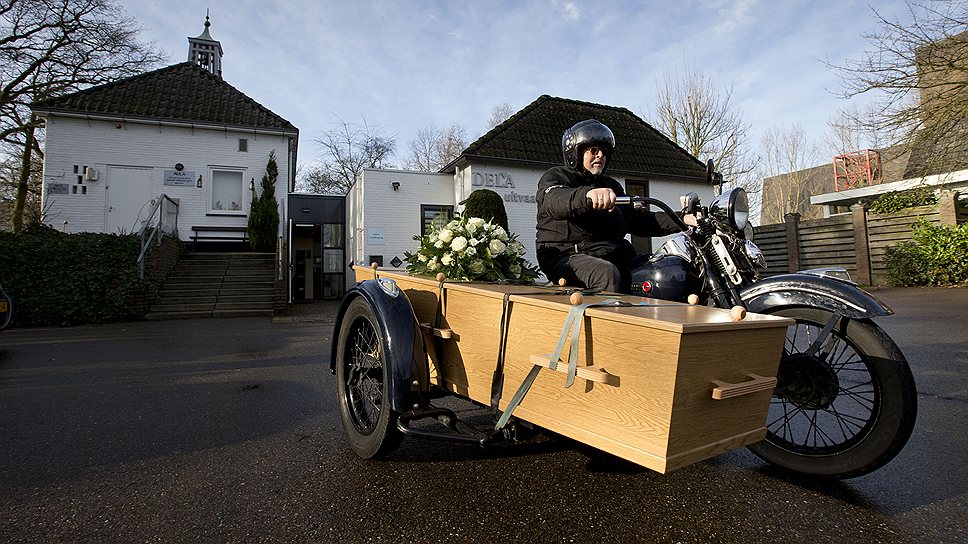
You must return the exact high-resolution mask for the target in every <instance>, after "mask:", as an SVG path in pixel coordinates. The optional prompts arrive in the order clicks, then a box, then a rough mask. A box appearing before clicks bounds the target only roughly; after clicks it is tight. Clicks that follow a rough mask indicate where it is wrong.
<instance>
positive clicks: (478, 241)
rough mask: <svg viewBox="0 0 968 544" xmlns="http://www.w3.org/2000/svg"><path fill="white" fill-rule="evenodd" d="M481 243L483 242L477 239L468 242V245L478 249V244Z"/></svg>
mask: <svg viewBox="0 0 968 544" xmlns="http://www.w3.org/2000/svg"><path fill="white" fill-rule="evenodd" d="M479 243H481V241H480V240H478V239H477V238H471V239H470V240H468V241H467V244H468V245H469V246H471V247H477V244H479Z"/></svg>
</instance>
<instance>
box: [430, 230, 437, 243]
mask: <svg viewBox="0 0 968 544" xmlns="http://www.w3.org/2000/svg"><path fill="white" fill-rule="evenodd" d="M436 241H437V234H436V233H435V234H431V235H430V243H431V244H432V243H434V242H436Z"/></svg>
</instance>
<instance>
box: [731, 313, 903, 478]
mask: <svg viewBox="0 0 968 544" xmlns="http://www.w3.org/2000/svg"><path fill="white" fill-rule="evenodd" d="M768 313H771V314H773V315H779V316H784V317H790V318H792V319H794V320H796V325H793V326H791V327H790V328H789V329H788V331H787V338H786V343H785V345H784V349H783V358H782V359H781V362H780V368H779V370H778V372H777V386H776V388H775V389H774V392H773V398H772V401H771V405H770V411H769V415H768V417H767V422H766V427H767V436H766V439H765V440H764V441H762V442H759V443H756V444H753V445H751V446H749V449H750V450H751V451H752V452H753V453H755V454H756V455H758V456H759V457H761V458H762V459H764V460H766V461H768V462H770V463H772V464H774V465H776V466H778V467H781V468H784V469H787V470H791V471H794V472H798V473H801V474H808V475H812V476H821V477H832V478H853V477H856V476H861V475H864V474H867V473H869V472H872V471H874V470H877V469H878V468H880V467H882V466H884V465H885V464H886V463H887V462H888V461H890V460H891V459H893V458H894V456H896V455H897V454H898V453H899V452H900V451H901V448H903V447H904V444H905V443H907V440H908V438H909V437H910V436H911V431H912V430H913V429H914V421H915V419H916V417H917V389H916V387H915V385H914V377H913V376H912V375H911V369H910V368H909V367H908V364H907V361H906V360H905V358H904V355H903V354H902V353H901V350H900V349H899V348H898V347H897V345H896V344H895V343H894V341H893V340H891V338H890V337H889V336H888V335H887V333H885V332H884V331H883V330H882V329H881V328H880V327H878V326H877V325H876V324H875V323H874V322H873V321H871V320H866V319H865V320H856V319H848V318H844V317H837V316H834V314H832V313H830V312H827V311H825V310H820V309H816V308H785V309H782V310H776V311H773V312H768Z"/></svg>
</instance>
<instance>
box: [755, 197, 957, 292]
mask: <svg viewBox="0 0 968 544" xmlns="http://www.w3.org/2000/svg"><path fill="white" fill-rule="evenodd" d="M921 219H924V220H926V221H928V222H930V223H931V224H934V225H957V224H960V223H964V222H965V221H968V209H966V208H965V207H964V206H960V205H959V203H958V195H957V193H952V192H947V191H946V192H942V193H941V196H940V197H939V202H938V204H935V205H931V206H920V207H917V208H909V209H906V210H902V211H900V212H898V213H894V214H883V215H879V214H872V213H868V212H867V210H866V209H865V208H864V206H862V205H859V204H855V205H854V206H851V213H850V214H845V215H838V216H834V217H830V218H826V219H816V220H811V221H800V215H799V214H788V215H787V216H786V223H782V224H777V225H763V226H760V227H755V228H754V229H753V230H754V239H755V241H756V245H757V246H759V248H760V250H762V251H763V254H764V256H766V263H767V269H766V271H765V273H764V274H763V275H764V276H772V275H776V274H786V273H788V272H796V271H798V270H806V269H809V268H822V267H826V266H840V267H843V268H845V269H847V271H848V272H849V273H850V276H851V278H853V279H854V281H856V282H858V283H860V284H863V285H881V284H885V283H887V267H886V266H885V264H884V257H885V255H886V253H887V248H889V247H891V246H894V245H897V244H899V243H901V242H904V241H907V240H910V239H911V234H912V229H911V227H912V225H914V224H915V223H917V222H918V221H919V220H921ZM790 248H793V249H794V250H793V251H791V250H790Z"/></svg>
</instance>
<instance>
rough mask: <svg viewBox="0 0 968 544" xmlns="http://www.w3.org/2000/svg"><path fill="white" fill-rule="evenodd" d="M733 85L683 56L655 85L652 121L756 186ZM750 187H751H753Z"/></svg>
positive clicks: (728, 174)
mask: <svg viewBox="0 0 968 544" xmlns="http://www.w3.org/2000/svg"><path fill="white" fill-rule="evenodd" d="M732 93H733V90H732V88H731V87H729V86H725V87H722V88H719V86H718V85H717V84H716V83H715V82H714V81H713V80H712V79H711V78H709V77H708V76H707V75H706V74H704V73H703V72H702V71H701V70H699V69H697V68H695V67H694V66H693V65H690V64H687V63H685V62H683V63H681V64H680V66H679V67H678V68H677V69H676V70H675V71H674V72H667V73H666V74H665V76H664V79H663V81H661V82H660V83H659V84H658V85H657V92H656V113H655V115H654V116H652V120H653V121H652V124H653V125H654V126H655V127H656V128H658V129H659V130H661V131H662V132H663V133H665V135H666V136H668V137H669V139H671V140H672V141H673V142H675V143H676V144H678V145H679V146H680V147H682V148H683V149H685V150H686V151H688V152H689V153H690V154H691V155H692V156H694V157H696V158H698V159H700V160H704V161H705V160H707V159H712V160H713V162H714V163H715V164H716V168H717V170H718V171H719V172H721V173H722V174H723V176H724V178H725V179H726V181H728V182H729V181H732V182H733V183H735V184H739V185H743V186H748V187H747V190H750V192H755V191H756V190H757V187H755V186H754V185H755V181H754V179H755V178H754V177H753V176H751V175H750V174H752V173H753V171H754V168H755V164H754V161H753V159H752V158H751V156H750V149H749V136H748V131H749V128H750V127H749V124H748V123H747V122H746V121H744V120H743V115H742V112H740V111H739V110H737V109H736V107H735V106H734V105H733V103H732V102H731V100H732ZM751 189H752V190H751Z"/></svg>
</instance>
